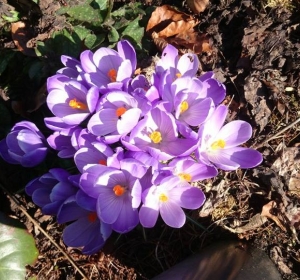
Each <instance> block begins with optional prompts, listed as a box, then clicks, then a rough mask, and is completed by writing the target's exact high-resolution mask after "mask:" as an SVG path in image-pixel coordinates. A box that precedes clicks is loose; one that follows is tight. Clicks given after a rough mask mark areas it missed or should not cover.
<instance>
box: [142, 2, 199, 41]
mask: <svg viewBox="0 0 300 280" xmlns="http://www.w3.org/2000/svg"><path fill="white" fill-rule="evenodd" d="M197 24H198V21H197V20H195V19H194V18H193V17H192V16H190V15H188V14H186V13H182V12H179V11H177V10H175V9H174V8H172V7H171V6H169V5H163V6H161V7H157V8H156V9H155V10H154V12H153V13H152V15H151V17H150V19H149V22H148V24H147V27H146V32H147V33H148V34H150V35H151V34H152V33H153V32H156V33H157V35H158V37H170V36H174V35H177V34H179V33H182V32H185V31H186V30H189V29H191V28H193V27H194V26H195V25H197Z"/></svg>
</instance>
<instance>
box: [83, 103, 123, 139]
mask: <svg viewBox="0 0 300 280" xmlns="http://www.w3.org/2000/svg"><path fill="white" fill-rule="evenodd" d="M117 121H118V117H117V115H116V110H115V109H103V110H101V111H99V112H97V113H96V114H94V115H93V116H92V117H91V119H90V120H89V123H88V129H89V131H91V132H92V133H93V134H95V135H97V136H103V135H106V134H109V133H112V132H115V131H116V129H117Z"/></svg>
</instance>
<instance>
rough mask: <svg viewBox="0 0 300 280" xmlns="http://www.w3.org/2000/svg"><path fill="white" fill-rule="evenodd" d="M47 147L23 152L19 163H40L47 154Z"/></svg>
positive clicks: (23, 164) (27, 164) (34, 164)
mask: <svg viewBox="0 0 300 280" xmlns="http://www.w3.org/2000/svg"><path fill="white" fill-rule="evenodd" d="M47 153H48V149H47V148H46V147H45V148H38V149H36V150H34V151H31V152H30V153H27V154H25V155H24V156H23V157H22V160H21V162H20V163H21V165H22V166H24V167H33V166H36V165H38V164H40V163H41V162H42V161H43V160H44V159H45V158H46V156H47Z"/></svg>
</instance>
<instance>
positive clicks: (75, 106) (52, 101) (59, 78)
mask: <svg viewBox="0 0 300 280" xmlns="http://www.w3.org/2000/svg"><path fill="white" fill-rule="evenodd" d="M47 88H48V92H49V94H48V96H47V104H48V107H49V109H50V110H51V112H52V113H53V114H54V115H55V116H56V117H58V118H60V119H61V120H62V121H63V122H64V123H66V124H68V125H77V124H80V123H81V122H82V121H84V120H85V119H86V118H87V117H88V116H89V115H90V114H91V113H92V112H93V111H94V110H95V108H96V105H97V102H98V99H99V90H98V89H97V88H96V87H91V88H90V89H87V88H86V87H85V86H84V85H83V84H82V83H80V82H78V81H75V80H72V79H70V78H68V77H66V76H64V75H60V74H57V75H54V76H52V77H50V78H48V80H47Z"/></svg>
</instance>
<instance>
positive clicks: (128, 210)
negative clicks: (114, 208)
mask: <svg viewBox="0 0 300 280" xmlns="http://www.w3.org/2000/svg"><path fill="white" fill-rule="evenodd" d="M138 223H139V215H138V210H137V209H134V208H132V206H131V203H130V201H129V200H127V201H124V203H123V207H122V210H121V211H120V213H119V215H118V218H117V219H116V221H115V222H114V223H113V224H112V229H113V230H114V231H116V232H119V233H125V232H128V231H130V230H132V229H133V228H135V227H136V226H137V225H138Z"/></svg>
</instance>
